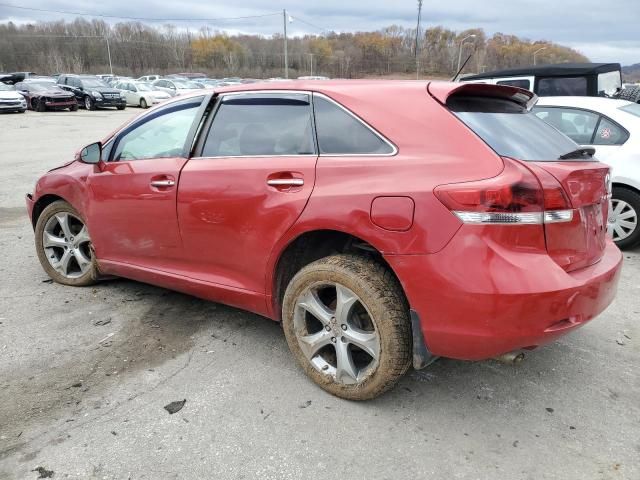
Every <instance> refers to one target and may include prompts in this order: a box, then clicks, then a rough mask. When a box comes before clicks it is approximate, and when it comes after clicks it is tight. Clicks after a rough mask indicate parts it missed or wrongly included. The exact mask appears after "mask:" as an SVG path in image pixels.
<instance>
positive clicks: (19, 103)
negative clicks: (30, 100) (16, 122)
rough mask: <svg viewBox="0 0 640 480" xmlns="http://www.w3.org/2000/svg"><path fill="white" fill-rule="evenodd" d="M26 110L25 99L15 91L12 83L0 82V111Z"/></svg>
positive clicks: (21, 111)
mask: <svg viewBox="0 0 640 480" xmlns="http://www.w3.org/2000/svg"><path fill="white" fill-rule="evenodd" d="M26 110H27V101H26V100H25V99H24V97H23V96H22V95H21V94H19V93H18V92H17V91H16V88H15V87H14V86H13V85H6V84H4V83H0V112H19V113H24V112H25V111H26Z"/></svg>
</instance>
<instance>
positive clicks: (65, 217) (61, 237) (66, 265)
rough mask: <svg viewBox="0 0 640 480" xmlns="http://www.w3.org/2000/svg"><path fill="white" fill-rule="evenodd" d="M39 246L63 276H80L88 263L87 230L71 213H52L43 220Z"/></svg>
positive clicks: (89, 250) (88, 245)
mask: <svg viewBox="0 0 640 480" xmlns="http://www.w3.org/2000/svg"><path fill="white" fill-rule="evenodd" d="M42 248H43V249H44V253H45V256H46V258H47V260H48V261H49V264H50V265H51V266H52V267H53V268H54V269H55V270H56V271H57V272H58V273H59V274H60V275H63V276H64V277H66V278H78V277H81V276H82V275H84V274H85V273H87V272H88V271H89V270H90V269H91V267H92V254H91V239H90V238H89V232H88V231H87V227H86V226H85V225H84V223H83V222H82V220H80V219H79V218H78V217H76V216H75V215H73V214H71V213H66V212H60V213H56V214H55V215H52V216H51V218H49V220H47V223H46V224H45V226H44V231H43V233H42Z"/></svg>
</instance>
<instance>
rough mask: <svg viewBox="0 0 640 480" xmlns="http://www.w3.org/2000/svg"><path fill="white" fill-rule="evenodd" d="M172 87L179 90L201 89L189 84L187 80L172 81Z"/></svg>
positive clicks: (191, 83)
mask: <svg viewBox="0 0 640 480" xmlns="http://www.w3.org/2000/svg"><path fill="white" fill-rule="evenodd" d="M173 83H174V85H175V86H176V88H178V89H180V90H187V89H189V90H193V89H196V88H201V87H199V86H198V85H196V84H195V83H193V82H189V81H187V80H174V81H173Z"/></svg>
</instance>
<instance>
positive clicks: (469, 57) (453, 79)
mask: <svg viewBox="0 0 640 480" xmlns="http://www.w3.org/2000/svg"><path fill="white" fill-rule="evenodd" d="M474 53H476V51H475V50H474V51H473V52H471V53H470V54H469V56H468V57H467V59H466V60H465V61H464V63H463V64H462V66H461V67H460V70H458V71H457V72H456V74H455V75H454V76H453V78H452V79H451V80H450V81H451V82H455V81H456V79H457V78H458V76H459V75H460V72H462V71H463V70H464V67H466V66H467V63H469V60H471V57H473V54H474Z"/></svg>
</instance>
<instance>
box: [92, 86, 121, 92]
mask: <svg viewBox="0 0 640 480" xmlns="http://www.w3.org/2000/svg"><path fill="white" fill-rule="evenodd" d="M85 90H88V91H90V92H100V93H120V90H118V89H117V88H109V87H92V88H86V89H85Z"/></svg>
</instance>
